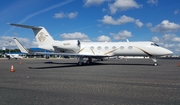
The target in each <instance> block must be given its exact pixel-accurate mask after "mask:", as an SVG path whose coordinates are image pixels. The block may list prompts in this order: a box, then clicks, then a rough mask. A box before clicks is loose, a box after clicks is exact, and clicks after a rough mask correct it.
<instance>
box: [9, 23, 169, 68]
mask: <svg viewBox="0 0 180 105" xmlns="http://www.w3.org/2000/svg"><path fill="white" fill-rule="evenodd" d="M10 25H12V26H18V27H22V28H29V29H32V30H33V32H34V34H35V37H36V40H37V42H38V47H39V48H42V49H45V50H50V51H53V52H54V54H59V55H73V56H77V57H78V58H79V59H78V65H82V64H83V63H86V64H91V63H92V58H101V59H103V58H105V57H111V56H149V57H150V58H151V59H152V60H153V62H154V63H153V65H154V66H157V65H158V63H157V59H156V58H157V57H158V56H165V55H170V54H172V52H171V51H170V50H168V49H166V48H163V47H160V46H158V45H157V44H156V43H154V42H149V41H144V42H80V41H79V40H64V41H57V40H54V39H53V38H52V36H51V35H50V34H49V33H48V32H47V30H46V29H45V28H44V27H36V26H28V25H21V24H10ZM84 58H88V59H87V60H86V61H85V60H84Z"/></svg>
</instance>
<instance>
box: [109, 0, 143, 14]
mask: <svg viewBox="0 0 180 105" xmlns="http://www.w3.org/2000/svg"><path fill="white" fill-rule="evenodd" d="M141 7H142V5H139V4H137V3H136V2H135V1H134V0H115V2H114V3H113V4H109V8H110V11H111V13H112V14H115V13H116V12H117V11H126V10H128V9H132V8H141Z"/></svg>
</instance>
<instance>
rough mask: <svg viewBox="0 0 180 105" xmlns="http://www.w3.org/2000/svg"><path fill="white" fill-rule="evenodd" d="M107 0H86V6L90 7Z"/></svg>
mask: <svg viewBox="0 0 180 105" xmlns="http://www.w3.org/2000/svg"><path fill="white" fill-rule="evenodd" d="M105 1H106V0H84V5H83V6H84V7H90V6H92V5H100V4H102V3H103V2H105Z"/></svg>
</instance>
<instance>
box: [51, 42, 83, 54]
mask: <svg viewBox="0 0 180 105" xmlns="http://www.w3.org/2000/svg"><path fill="white" fill-rule="evenodd" d="M52 46H53V47H54V48H55V50H56V51H57V50H58V52H79V50H80V47H81V43H80V41H79V40H65V41H57V42H55V43H53V45H52Z"/></svg>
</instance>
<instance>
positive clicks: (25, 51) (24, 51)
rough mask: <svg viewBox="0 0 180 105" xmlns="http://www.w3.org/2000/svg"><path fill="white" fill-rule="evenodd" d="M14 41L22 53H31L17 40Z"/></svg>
mask: <svg viewBox="0 0 180 105" xmlns="http://www.w3.org/2000/svg"><path fill="white" fill-rule="evenodd" d="M14 41H15V43H16V45H17V46H18V48H19V50H20V51H21V52H22V53H29V51H28V49H27V48H26V47H25V46H23V45H22V44H21V43H20V42H19V40H18V39H17V38H14Z"/></svg>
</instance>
